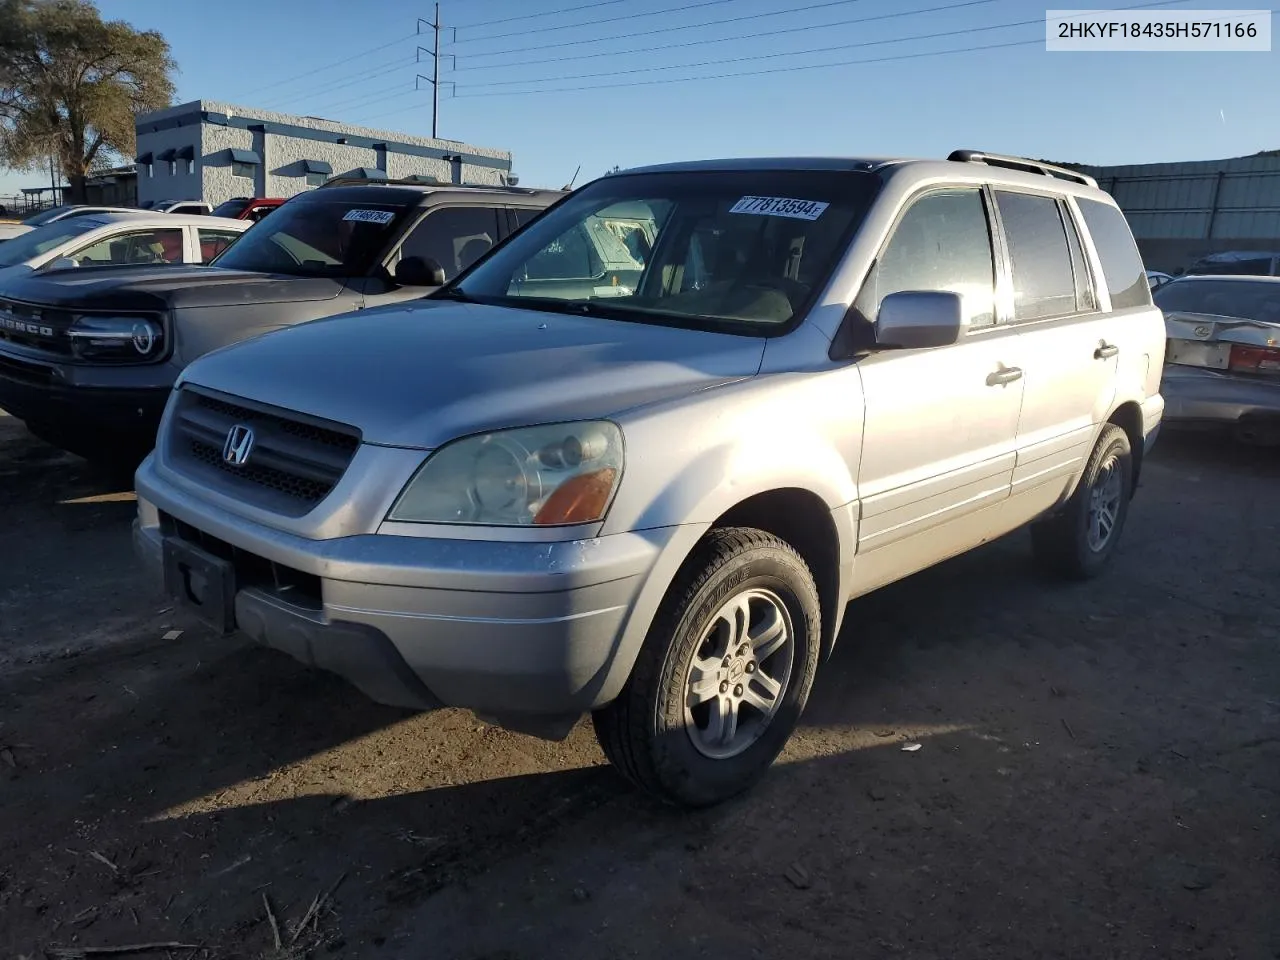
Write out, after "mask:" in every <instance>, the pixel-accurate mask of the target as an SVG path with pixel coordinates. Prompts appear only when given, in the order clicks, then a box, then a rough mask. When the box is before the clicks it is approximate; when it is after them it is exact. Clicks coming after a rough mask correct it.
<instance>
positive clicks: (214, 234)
mask: <svg viewBox="0 0 1280 960" xmlns="http://www.w3.org/2000/svg"><path fill="white" fill-rule="evenodd" d="M199 234H200V262H201V263H208V262H209V261H210V260H212V259H213V258H214V257H216V256H217V255H218V254H220V253H221V252H222V251H223V250H225V249H227V247H229V246H231V244H233V243H235V242H236V239H237V238H238V237H239V236H240V235H239V234H238V233H232V232H231V231H230V230H208V229H205V228H204V227H201V228H200V230H199Z"/></svg>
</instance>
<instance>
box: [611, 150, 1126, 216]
mask: <svg viewBox="0 0 1280 960" xmlns="http://www.w3.org/2000/svg"><path fill="white" fill-rule="evenodd" d="M957 152H958V153H964V152H965V151H957ZM983 156H989V157H990V161H989V162H982V161H981V160H980V159H978V158H980V157H983ZM974 157H975V159H973V160H961V159H955V160H953V159H946V160H934V159H928V158H918V157H881V156H861V157H829V156H827V157H740V158H736V159H720V160H690V161H685V162H681V163H662V164H654V165H651V166H647V167H633V168H631V169H628V170H622V171H619V172H618V173H613V174H607V175H606V176H608V177H625V176H628V175H632V174H645V173H728V172H733V171H742V170H746V171H753V170H754V171H769V170H775V171H777V170H799V171H812V172H839V171H850V172H862V173H880V172H884V173H890V174H897V173H903V174H907V175H909V176H912V175H913V176H917V177H919V178H920V179H922V180H925V179H935V178H936V179H944V180H945V179H953V178H954V179H962V180H972V181H983V182H988V183H1004V184H1012V185H1018V186H1024V187H1030V188H1033V189H1034V188H1039V189H1044V188H1045V187H1046V186H1049V187H1051V188H1052V189H1053V190H1057V191H1060V192H1063V193H1071V194H1078V195H1081V196H1086V197H1089V198H1090V199H1098V200H1103V201H1104V202H1106V203H1108V204H1109V205H1111V206H1114V205H1115V201H1114V200H1113V199H1112V198H1111V197H1110V195H1109V194H1106V193H1104V192H1103V191H1102V190H1099V189H1098V188H1097V187H1096V186H1095V185H1094V184H1093V183H1092V181H1090V182H1082V181H1084V180H1087V179H1088V178H1087V177H1085V175H1083V174H1078V173H1076V172H1075V171H1069V170H1066V169H1064V168H1060V167H1055V166H1054V165H1052V164H1047V163H1042V162H1041V161H1038V160H1023V159H1022V158H1005V157H1001V156H999V155H997V154H991V155H982V154H974ZM1005 160H1014V161H1017V162H1019V163H1021V164H1025V165H1027V166H1039V167H1043V168H1044V170H1045V171H1046V172H1033V171H1031V170H1027V169H1012V168H1010V167H1008V166H1005V165H1003V163H1002V162H1000V161H1005ZM1048 170H1057V171H1058V172H1059V173H1060V174H1063V175H1062V176H1052V175H1049V174H1048V173H1047V171H1048ZM1068 174H1069V175H1071V176H1072V177H1073V178H1078V179H1067V178H1066V175H1068Z"/></svg>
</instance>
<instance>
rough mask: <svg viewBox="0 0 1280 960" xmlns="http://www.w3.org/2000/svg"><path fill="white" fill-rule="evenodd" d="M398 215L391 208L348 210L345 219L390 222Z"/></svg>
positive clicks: (360, 221) (363, 221)
mask: <svg viewBox="0 0 1280 960" xmlns="http://www.w3.org/2000/svg"><path fill="white" fill-rule="evenodd" d="M395 218H396V215H395V214H394V213H392V212H391V211H390V210H348V211H347V215H346V216H345V217H343V218H342V219H343V220H355V221H356V222H358V223H390V222H391V221H392V220H394V219H395Z"/></svg>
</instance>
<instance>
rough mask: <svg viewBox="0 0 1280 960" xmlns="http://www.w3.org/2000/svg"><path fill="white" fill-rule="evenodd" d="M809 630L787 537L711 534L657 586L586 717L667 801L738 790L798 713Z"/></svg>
mask: <svg viewBox="0 0 1280 960" xmlns="http://www.w3.org/2000/svg"><path fill="white" fill-rule="evenodd" d="M820 636H821V614H820V608H819V603H818V591H817V588H816V587H815V586H814V582H813V576H812V575H811V574H810V572H809V568H808V567H807V566H806V565H805V562H804V560H803V559H801V557H800V555H799V554H798V553H796V551H795V550H794V549H793V548H792V547H791V546H790V545H788V544H787V543H785V542H783V541H782V540H779V539H778V538H777V537H774V536H772V535H770V534H767V533H764V532H763V531H760V530H754V529H748V528H731V529H725V530H716V531H713V532H712V533H711V534H709V535H708V536H707V537H706V538H705V539H704V540H703V541H702V543H701V544H699V546H698V547H697V548H696V549H695V550H694V552H693V554H692V555H691V556H690V558H689V560H688V561H687V562H686V563H685V566H684V567H683V568H682V569H681V572H680V574H679V575H678V576H677V577H676V580H675V582H674V583H673V584H672V586H671V588H670V590H669V591H668V593H667V596H666V598H665V599H664V600H663V603H662V606H661V607H660V608H659V611H658V615H657V616H656V617H655V618H654V622H653V624H652V625H651V627H650V629H649V634H648V636H647V637H646V638H645V642H644V646H643V648H642V649H641V651H640V656H639V657H638V658H637V660H636V664H635V667H634V669H633V670H632V673H631V677H630V679H629V680H628V681H627V684H626V686H625V687H624V688H623V690H622V693H621V694H620V695H619V696H618V698H617V699H616V700H615V701H614V702H613V703H611V704H609V705H608V706H606V707H604V708H603V709H601V710H598V711H597V712H596V713H595V714H594V715H593V718H592V719H593V723H594V725H595V731H596V737H597V739H598V740H599V741H600V745H601V747H602V748H603V749H604V752H605V755H606V756H607V757H608V758H609V760H610V761H611V762H612V763H613V764H614V765H615V766H616V767H617V768H618V769H619V770H620V771H621V772H622V773H623V774H624V775H625V776H626V777H628V778H629V779H630V780H631V781H632V782H633V783H635V784H636V785H638V786H640V787H641V788H643V789H645V790H647V791H648V792H650V793H652V794H654V795H656V796H658V797H659V798H661V799H663V800H665V801H668V802H671V803H676V804H681V805H686V806H706V805H709V804H713V803H718V802H719V801H721V800H725V799H727V798H728V797H731V796H733V795H735V794H737V793H740V792H742V791H743V790H746V789H748V788H749V787H751V786H752V785H753V784H755V783H756V781H758V780H759V779H760V778H761V777H763V776H764V774H765V772H766V771H767V770H768V768H769V766H770V765H771V764H772V763H773V761H774V758H775V757H777V755H778V753H779V752H780V751H781V750H782V748H783V746H784V745H785V744H786V742H787V739H788V738H789V737H790V735H791V732H792V730H793V729H794V728H795V725H796V723H797V721H798V720H799V718H800V713H801V711H802V710H803V709H804V704H805V701H806V700H807V699H808V696H809V688H810V687H811V686H812V684H813V676H814V672H815V670H816V668H817V662H818V652H819V646H820Z"/></svg>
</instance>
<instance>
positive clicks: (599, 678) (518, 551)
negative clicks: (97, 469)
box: [134, 457, 683, 732]
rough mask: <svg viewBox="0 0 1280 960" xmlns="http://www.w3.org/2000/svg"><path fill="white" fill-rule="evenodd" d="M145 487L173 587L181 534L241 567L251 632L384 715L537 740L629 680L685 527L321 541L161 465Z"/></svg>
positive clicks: (239, 589)
mask: <svg viewBox="0 0 1280 960" xmlns="http://www.w3.org/2000/svg"><path fill="white" fill-rule="evenodd" d="M136 484H137V490H138V508H139V510H138V520H137V521H136V523H135V527H134V540H135V545H136V547H137V550H138V552H139V554H140V556H141V557H142V559H143V561H144V562H145V564H146V566H147V567H148V568H149V571H150V573H151V575H152V577H153V579H154V581H155V582H156V583H157V584H160V583H163V582H164V579H165V578H164V565H165V559H164V549H165V548H164V543H165V539H166V537H177V538H179V539H181V540H183V541H186V542H189V543H193V544H196V545H198V546H202V547H204V548H207V549H208V550H210V551H211V552H213V553H216V554H218V555H220V556H224V557H230V558H231V562H232V563H233V565H234V566H235V569H236V575H235V586H234V600H233V604H232V605H233V608H234V622H235V626H236V628H238V629H239V630H241V631H243V632H244V633H246V634H247V635H249V636H250V637H252V638H253V639H255V640H257V641H258V642H260V643H264V644H266V645H268V646H271V647H274V648H276V649H279V650H282V651H284V652H286V653H288V654H290V655H292V656H293V657H295V658H296V659H298V660H300V661H302V662H303V663H306V664H309V665H313V666H317V667H321V668H324V669H327V670H331V671H333V672H335V673H337V674H339V675H341V676H343V677H345V678H346V679H347V680H349V681H350V682H351V683H353V684H354V685H355V686H357V687H358V688H360V689H361V690H362V691H364V693H365V694H367V695H368V696H369V697H371V698H372V699H374V700H377V701H379V702H382V703H387V704H392V705H395V706H402V707H409V708H415V709H430V708H431V707H435V706H440V705H447V706H454V707H465V708H469V709H472V710H474V711H476V712H477V713H480V714H482V715H485V716H487V717H491V718H494V719H496V720H498V722H501V723H503V724H505V725H507V726H511V727H514V728H516V729H527V730H530V732H540V731H539V730H538V729H536V724H530V723H525V722H524V721H523V720H522V718H536V717H552V716H554V717H565V718H571V719H576V718H577V716H579V715H580V714H582V713H583V712H585V711H588V710H591V709H593V708H594V707H597V706H599V705H601V703H602V702H607V700H608V699H609V698H610V697H611V696H612V694H613V692H615V691H613V690H612V689H611V686H612V685H613V683H612V681H611V679H610V678H611V677H613V676H616V671H615V669H614V668H615V667H618V666H621V667H622V668H623V670H624V672H629V669H630V664H617V663H615V660H617V659H618V658H619V656H620V650H624V649H630V648H631V647H632V646H633V645H632V644H630V643H628V644H625V645H624V644H623V638H624V634H626V633H627V631H628V629H629V619H630V615H631V613H632V611H633V608H634V606H635V603H636V600H637V597H638V596H639V595H640V593H641V590H642V588H643V587H644V585H645V582H646V579H647V577H648V575H649V573H650V571H651V570H652V569H653V567H654V565H655V563H656V561H657V560H658V558H659V556H660V555H661V554H662V552H663V550H664V548H665V547H666V546H667V545H668V544H669V543H670V542H671V541H672V540H673V539H675V538H676V537H678V536H679V533H678V532H679V531H682V530H683V528H680V527H673V528H664V529H658V530H648V531H643V532H640V533H628V534H617V535H612V536H606V537H597V538H594V539H589V540H578V541H560V542H511V541H481V540H460V539H429V538H422V537H403V536H386V535H374V534H361V535H356V536H345V537H336V538H333V539H328V540H308V539H306V538H303V537H299V536H296V535H294V534H290V533H286V532H283V531H280V530H278V529H275V528H272V527H267V526H265V525H262V524H259V523H256V522H254V521H251V520H246V519H244V518H242V517H239V516H236V515H234V514H232V513H230V512H228V511H225V510H222V509H219V508H217V507H214V506H212V505H210V504H208V503H206V502H204V501H203V500H200V499H197V498H196V497H194V496H192V495H191V494H189V493H187V492H186V491H185V490H182V489H180V488H178V487H176V486H174V485H172V484H170V483H168V482H167V481H166V480H165V479H164V478H163V477H161V476H160V475H159V474H158V473H157V471H156V469H155V465H154V457H153V458H150V459H148V460H147V461H146V462H144V463H143V465H142V467H140V468H139V470H138V473H137V478H136ZM170 579H171V582H172V577H171V578H170ZM282 582H287V583H288V584H289V587H288V589H285V590H281V589H278V587H279V585H280V584H281V583H282ZM299 585H301V588H300V587H299ZM641 626H643V625H641ZM621 656H634V651H632V652H631V653H630V654H621ZM567 730H568V727H567V726H565V727H564V731H563V732H567Z"/></svg>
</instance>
